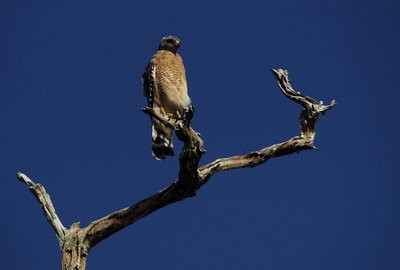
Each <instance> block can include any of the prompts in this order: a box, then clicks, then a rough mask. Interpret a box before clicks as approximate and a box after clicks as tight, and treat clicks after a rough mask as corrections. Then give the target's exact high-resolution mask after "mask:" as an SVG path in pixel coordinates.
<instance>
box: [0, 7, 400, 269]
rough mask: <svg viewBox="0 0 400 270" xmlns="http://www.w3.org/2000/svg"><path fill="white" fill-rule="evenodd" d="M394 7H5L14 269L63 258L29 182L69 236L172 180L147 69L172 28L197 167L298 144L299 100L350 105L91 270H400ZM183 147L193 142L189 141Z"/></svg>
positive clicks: (226, 178) (96, 254) (214, 183)
mask: <svg viewBox="0 0 400 270" xmlns="http://www.w3.org/2000/svg"><path fill="white" fill-rule="evenodd" d="M399 12H400V6H399V3H398V2H397V1H330V2H326V3H325V1H294V0H293V1H283V2H282V1H258V2H256V1H243V2H241V3H233V1H201V2H200V1H198V2H190V1H172V2H171V1H163V2H160V1H140V2H139V1H85V0H83V1H55V0H52V1H42V0H36V1H17V0H13V1H11V0H2V1H1V2H0V29H1V35H0V119H1V132H0V150H1V152H0V179H1V183H2V196H1V199H0V208H1V214H2V220H1V222H0V232H1V233H0V243H1V245H0V256H1V259H0V268H1V269H18V270H19V269H57V268H59V267H60V264H61V253H60V251H59V248H58V242H57V240H56V237H55V235H54V233H53V231H52V229H51V227H50V226H49V225H48V224H47V221H46V219H45V218H44V216H43V214H42V210H41V209H40V207H39V205H38V204H37V203H36V201H35V199H34V197H33V196H32V195H31V194H30V192H29V191H28V189H27V187H26V186H24V185H22V184H21V183H20V182H18V181H17V179H16V177H15V173H16V172H17V171H23V172H25V173H26V174H28V175H29V176H30V177H31V178H32V179H33V180H35V181H37V182H41V183H43V184H44V185H45V187H46V189H47V191H48V192H49V193H50V195H51V197H52V199H53V203H54V204H55V206H56V209H57V211H58V214H59V216H60V218H61V220H62V222H63V223H64V225H65V226H68V227H69V226H70V225H71V224H72V223H73V222H76V221H79V220H80V221H81V222H82V225H84V226H85V225H87V224H88V223H89V222H90V221H92V220H94V219H97V218H100V217H102V216H104V215H106V214H109V213H110V212H112V211H115V210H118V209H120V208H123V207H126V206H128V205H130V204H132V203H134V202H136V201H138V200H140V199H142V198H144V197H146V196H148V195H150V194H152V193H154V192H156V191H158V190H160V189H161V188H163V187H165V186H167V185H168V184H170V183H171V182H172V181H174V180H175V179H176V177H177V169H178V162H177V157H175V158H173V159H169V160H166V161H163V162H158V161H156V160H155V159H154V158H153V157H152V156H151V130H150V122H149V119H148V116H146V115H144V114H143V113H142V112H141V111H140V108H141V107H144V106H145V105H146V100H145V98H144V97H143V96H142V86H141V80H140V76H141V74H142V71H143V69H144V68H145V66H146V65H147V63H148V61H149V60H150V58H151V56H152V55H153V54H154V53H155V51H156V49H157V46H158V42H159V40H160V39H161V37H162V36H165V35H171V34H172V35H176V36H178V37H179V38H180V39H181V40H182V47H181V50H180V53H181V55H182V56H183V58H184V61H185V64H186V70H187V77H188V85H189V94H190V96H191V98H192V100H193V102H194V105H195V107H196V109H197V111H196V115H195V118H194V123H193V127H194V128H195V129H196V130H197V131H199V132H200V133H201V134H202V136H203V139H204V140H205V143H206V148H207V150H208V152H207V153H206V155H205V156H204V158H203V160H202V162H201V164H205V163H207V162H210V161H212V160H214V159H216V158H219V157H224V156H230V155H235V154H243V153H246V152H249V151H252V150H256V149H259V148H262V147H264V146H267V145H270V144H273V143H277V142H281V141H284V140H286V139H288V138H290V137H292V136H295V135H297V134H298V126H299V123H298V116H299V111H300V107H299V106H298V105H297V104H295V103H292V102H290V101H289V100H287V99H286V98H285V97H283V95H282V94H281V93H280V91H279V89H278V87H277V84H276V81H275V80H274V78H273V76H272V74H271V73H270V69H271V68H286V69H288V70H289V71H290V74H291V76H290V77H291V80H292V85H293V87H294V88H295V89H296V90H297V91H301V92H302V93H305V94H308V95H310V96H312V97H314V98H315V99H318V100H324V101H325V102H326V103H328V102H330V101H331V100H332V99H336V100H337V102H338V107H337V108H335V109H334V110H333V111H330V112H329V113H328V114H327V115H325V116H322V117H321V118H320V120H319V123H318V126H317V128H318V132H317V138H316V145H317V146H318V150H315V151H307V152H301V153H300V154H298V155H291V156H287V157H283V158H279V159H275V160H271V161H270V162H268V163H267V164H264V165H262V166H261V167H257V168H254V169H244V170H237V171H231V172H226V173H222V174H217V175H215V176H214V177H213V178H212V179H211V181H210V182H209V183H208V184H207V185H206V186H204V187H203V188H202V189H201V190H200V192H199V193H198V196H196V197H195V198H194V199H189V200H186V201H184V202H180V203H177V204H174V205H172V206H168V207H166V208H164V209H162V210H160V211H157V212H156V213H154V214H152V215H150V216H148V217H146V218H145V219H143V220H140V221H139V222H138V223H136V224H134V225H132V226H130V227H128V228H126V229H125V230H123V231H121V232H119V233H117V234H115V235H113V236H112V237H110V238H109V239H107V240H105V241H104V242H102V243H100V244H99V245H98V246H96V247H95V248H94V249H93V250H92V251H91V253H90V255H89V258H88V259H89V260H88V267H87V269H96V270H103V269H283V270H286V269H287V270H289V269H307V270H308V269H364V270H368V269H379V270H381V269H388V270H389V269H390V270H392V269H400V244H399V243H400V230H399V228H400V211H399V207H400V196H399V193H400V184H399V176H398V170H399V169H398V163H399V158H398V155H399V152H400V147H399V144H398V138H399V136H400V131H399V123H400V122H399V120H398V117H399V112H398V109H397V107H398V99H399V98H400V95H399V89H398V87H397V84H396V79H397V77H398V69H399V64H398V62H399V60H400V57H399V56H400V55H399V48H400V42H399V41H400V38H399V26H400V17H399ZM176 148H177V150H178V152H179V150H180V148H181V144H180V143H178V142H177V143H176Z"/></svg>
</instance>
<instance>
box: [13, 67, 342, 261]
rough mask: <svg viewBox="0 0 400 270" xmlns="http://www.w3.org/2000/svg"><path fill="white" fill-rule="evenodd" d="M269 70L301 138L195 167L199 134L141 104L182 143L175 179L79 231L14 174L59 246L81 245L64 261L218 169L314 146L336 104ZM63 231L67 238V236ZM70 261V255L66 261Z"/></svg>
mask: <svg viewBox="0 0 400 270" xmlns="http://www.w3.org/2000/svg"><path fill="white" fill-rule="evenodd" d="M272 73H273V74H274V75H275V77H276V79H277V81H278V85H279V87H280V89H281V91H282V93H283V94H284V95H285V96H286V97H288V98H289V99H290V100H293V101H294V102H296V103H298V104H300V105H301V106H302V107H303V110H302V112H301V114H300V135H299V136H295V137H293V138H291V139H289V140H287V141H285V142H282V143H278V144H274V145H271V146H268V147H265V148H263V149H260V150H258V151H254V152H251V153H249V154H246V155H238V156H233V157H228V158H221V159H217V160H215V161H213V162H211V163H208V164H206V165H204V166H202V167H200V168H199V167H198V165H199V161H200V159H201V157H202V155H203V154H204V153H205V149H204V143H203V141H202V139H201V138H200V135H199V133H197V132H196V131H194V130H193V129H192V128H191V127H189V126H188V125H187V124H186V123H185V122H184V121H181V120H178V121H177V120H173V119H167V118H166V117H164V116H162V115H160V114H159V113H157V112H156V111H154V110H153V109H152V108H145V109H143V112H145V113H146V114H148V115H150V116H151V117H154V118H156V119H157V120H159V121H161V122H162V123H164V124H165V125H166V126H168V127H170V128H172V129H174V130H175V133H176V135H177V137H178V138H179V139H180V140H181V141H182V142H183V143H184V146H183V150H182V152H181V154H180V157H179V164H180V170H179V176H178V179H177V180H176V181H175V182H173V183H172V184H171V185H169V186H168V187H166V188H164V189H162V190H160V191H158V192H157V193H155V194H153V195H151V196H149V197H147V198H146V199H144V200H142V201H140V202H137V203H135V204H133V205H131V206H129V207H126V208H123V209H121V210H118V211H116V212H114V213H112V214H110V215H107V216H105V217H103V218H100V219H98V220H96V221H93V222H91V223H90V224H89V225H88V226H86V227H85V228H82V229H80V228H79V226H73V227H71V229H69V230H66V229H65V228H64V226H63V225H62V223H61V221H60V220H59V219H58V216H57V215H56V213H55V209H54V207H53V204H52V203H51V200H50V197H49V196H48V194H47V193H46V191H45V190H44V188H43V186H41V185H40V184H35V183H33V181H31V180H30V179H29V178H28V177H27V176H26V175H24V174H22V173H18V178H19V179H20V180H22V181H24V182H25V183H26V184H27V185H28V186H29V187H30V189H31V191H32V193H33V194H34V195H35V196H36V198H37V199H38V201H39V202H40V204H41V205H42V208H43V211H44V213H45V215H46V217H47V219H48V220H49V222H50V224H51V225H52V226H53V229H54V230H55V232H56V235H57V237H58V238H59V240H60V244H61V246H62V243H63V242H64V241H65V239H66V238H68V237H73V240H74V241H75V242H74V243H76V245H78V247H79V248H78V249H77V250H81V249H82V250H83V251H82V252H80V251H79V252H76V254H77V255H73V256H72V255H71V254H75V253H72V252H71V249H72V247H69V246H68V248H65V249H63V252H64V250H65V251H66V252H67V253H66V256H65V258H67V259H68V258H70V257H71V256H72V257H74V258H76V259H77V263H79V262H80V261H81V262H82V261H83V262H84V264H86V256H87V253H88V251H89V250H90V248H92V247H93V246H95V245H96V244H97V243H99V242H101V241H102V240H104V239H105V238H107V237H108V236H110V235H112V234H114V233H116V232H118V231H119V230H121V229H123V228H125V227H126V226H128V225H130V224H133V223H134V222H136V221H138V220H140V219H141V218H143V217H145V216H147V215H149V214H151V213H152V212H154V211H156V210H158V209H160V208H162V207H164V206H167V205H169V204H172V203H174V202H177V201H181V200H183V199H186V198H189V197H193V196H195V195H196V191H197V190H198V189H200V188H201V186H203V185H204V184H205V183H206V182H207V181H208V180H209V179H210V177H211V176H212V175H213V174H214V173H216V172H222V171H227V170H233V169H238V168H246V167H255V166H258V165H261V164H263V163H265V162H266V161H267V160H269V159H270V158H274V157H280V156H283V155H288V154H292V153H297V152H299V151H302V150H307V149H314V148H315V146H314V138H315V134H316V122H317V120H318V117H319V115H320V114H321V113H322V114H323V113H324V112H326V111H328V110H330V109H332V108H333V107H334V106H335V105H336V104H335V101H332V102H331V104H330V105H323V103H322V101H321V102H319V103H318V102H317V101H316V100H314V99H313V98H311V97H308V96H305V95H302V94H301V93H300V92H296V91H294V90H293V88H292V86H291V85H290V83H289V77H288V76H289V73H288V71H287V70H282V69H277V70H275V69H273V70H272ZM66 234H67V236H68V237H66ZM70 242H71V243H72V242H73V241H69V242H68V243H70ZM68 252H69V253H68ZM71 260H72V259H68V260H67V261H71Z"/></svg>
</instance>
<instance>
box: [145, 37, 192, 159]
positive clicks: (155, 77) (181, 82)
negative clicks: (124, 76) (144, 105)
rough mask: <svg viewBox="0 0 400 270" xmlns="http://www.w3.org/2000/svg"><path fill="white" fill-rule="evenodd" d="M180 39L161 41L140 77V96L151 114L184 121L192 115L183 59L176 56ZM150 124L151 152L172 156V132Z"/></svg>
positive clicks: (158, 123)
mask: <svg viewBox="0 0 400 270" xmlns="http://www.w3.org/2000/svg"><path fill="white" fill-rule="evenodd" d="M179 47H180V40H179V39H178V38H177V37H174V36H166V37H163V38H162V39H161V42H160V45H159V47H158V51H157V53H156V54H155V55H154V56H153V58H152V59H151V61H150V63H149V64H148V65H147V67H146V69H145V71H144V73H143V75H142V80H143V88H144V92H143V94H144V95H145V96H146V97H147V101H148V106H149V107H150V108H153V110H154V111H156V112H158V113H160V114H162V115H164V116H168V117H169V118H173V119H183V118H184V117H185V116H184V115H185V113H187V112H188V111H189V110H191V112H193V111H192V110H193V109H192V107H191V101H190V98H189V96H188V90H187V82H186V72H185V67H184V65H183V61H182V57H181V56H180V55H179V54H178V53H177V50H178V48H179ZM151 121H152V132H151V137H152V153H153V156H155V157H156V159H158V160H161V159H165V158H166V156H173V155H174V145H173V142H172V139H173V130H172V129H171V128H168V127H166V126H165V125H164V124H162V123H161V122H160V121H158V120H156V119H153V118H152V119H151Z"/></svg>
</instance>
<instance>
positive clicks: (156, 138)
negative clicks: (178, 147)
mask: <svg viewBox="0 0 400 270" xmlns="http://www.w3.org/2000/svg"><path fill="white" fill-rule="evenodd" d="M151 137H152V146H151V149H152V152H153V156H155V157H156V159H158V160H161V159H165V158H166V157H167V156H173V155H174V144H173V142H172V139H173V130H172V129H170V128H168V127H166V126H165V125H163V124H162V123H161V122H159V121H158V120H155V119H153V125H152V131H151Z"/></svg>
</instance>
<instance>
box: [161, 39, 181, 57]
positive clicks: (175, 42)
mask: <svg viewBox="0 0 400 270" xmlns="http://www.w3.org/2000/svg"><path fill="white" fill-rule="evenodd" d="M180 45H181V41H180V40H179V38H177V37H174V36H166V37H163V38H162V39H161V42H160V46H158V50H166V51H170V52H172V53H176V51H177V50H178V48H179V46H180Z"/></svg>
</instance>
